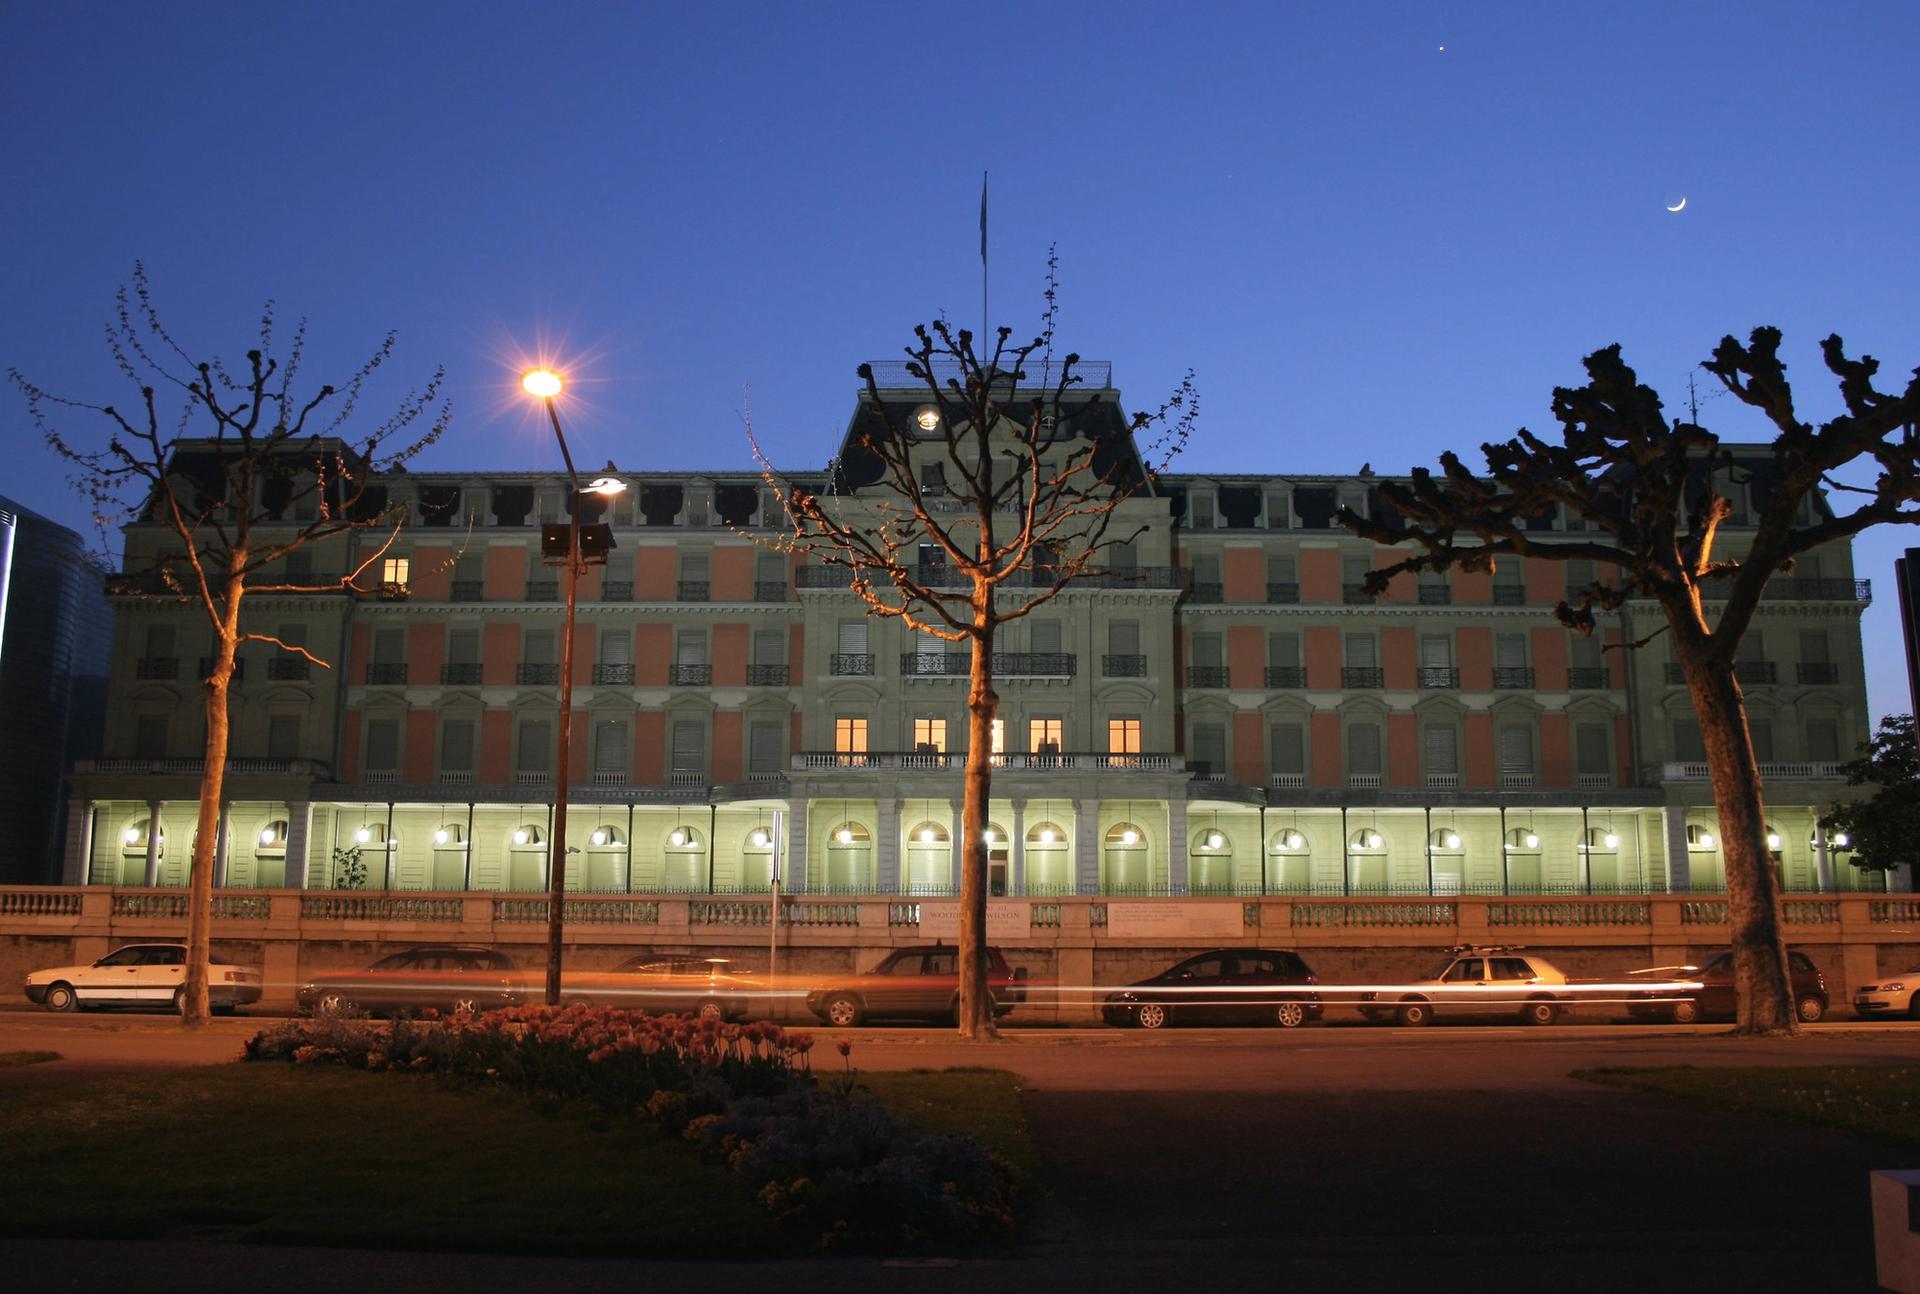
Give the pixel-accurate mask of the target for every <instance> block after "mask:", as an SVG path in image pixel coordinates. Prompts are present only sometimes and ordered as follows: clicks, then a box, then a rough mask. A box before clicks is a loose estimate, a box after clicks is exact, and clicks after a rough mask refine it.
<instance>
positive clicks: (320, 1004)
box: [313, 993, 353, 1015]
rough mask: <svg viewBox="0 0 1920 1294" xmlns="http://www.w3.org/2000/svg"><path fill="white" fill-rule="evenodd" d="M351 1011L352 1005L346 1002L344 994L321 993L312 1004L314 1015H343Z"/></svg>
mask: <svg viewBox="0 0 1920 1294" xmlns="http://www.w3.org/2000/svg"><path fill="white" fill-rule="evenodd" d="M351 1010H353V1003H351V1002H349V1001H347V997H346V994H344V993H322V994H321V995H320V996H319V997H318V998H316V999H315V1000H314V1003H313V1013H314V1014H315V1015H345V1014H347V1012H349V1011H351Z"/></svg>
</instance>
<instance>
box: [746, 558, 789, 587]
mask: <svg viewBox="0 0 1920 1294" xmlns="http://www.w3.org/2000/svg"><path fill="white" fill-rule="evenodd" d="M753 578H754V582H755V583H758V584H785V583H786V582H787V563H786V561H785V560H784V559H783V558H781V557H778V556H776V555H774V554H771V553H762V554H761V555H760V556H758V557H756V558H754V561H753Z"/></svg>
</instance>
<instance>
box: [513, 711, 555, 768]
mask: <svg viewBox="0 0 1920 1294" xmlns="http://www.w3.org/2000/svg"><path fill="white" fill-rule="evenodd" d="M514 767H515V768H517V769H518V770H519V771H520V772H522V773H544V772H546V771H547V770H548V769H550V768H552V767H553V725H552V724H551V723H549V722H548V721H547V720H545V719H522V720H521V721H520V751H519V760H518V762H517V763H516V764H515V765H514Z"/></svg>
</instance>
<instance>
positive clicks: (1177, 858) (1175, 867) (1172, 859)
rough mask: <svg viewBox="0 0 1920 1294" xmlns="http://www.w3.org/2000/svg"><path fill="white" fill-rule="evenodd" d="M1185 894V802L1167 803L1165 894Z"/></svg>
mask: <svg viewBox="0 0 1920 1294" xmlns="http://www.w3.org/2000/svg"><path fill="white" fill-rule="evenodd" d="M1186 892H1187V801H1186V797H1185V796H1182V797H1181V798H1180V799H1178V800H1168V801H1167V893H1169V894H1185V893H1186Z"/></svg>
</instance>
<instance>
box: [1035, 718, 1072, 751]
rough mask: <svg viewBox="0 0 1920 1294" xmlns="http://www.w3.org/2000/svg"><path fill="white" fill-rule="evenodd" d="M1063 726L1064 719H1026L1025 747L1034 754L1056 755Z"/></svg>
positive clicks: (1059, 746) (1059, 748) (1064, 724)
mask: <svg viewBox="0 0 1920 1294" xmlns="http://www.w3.org/2000/svg"><path fill="white" fill-rule="evenodd" d="M1065 727H1066V720H1064V719H1029V720H1027V749H1028V750H1030V751H1032V752H1033V753H1034V754H1036V755H1058V754H1059V753H1060V751H1061V749H1062V747H1061V744H1060V742H1061V733H1062V732H1063V731H1064V730H1065Z"/></svg>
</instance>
